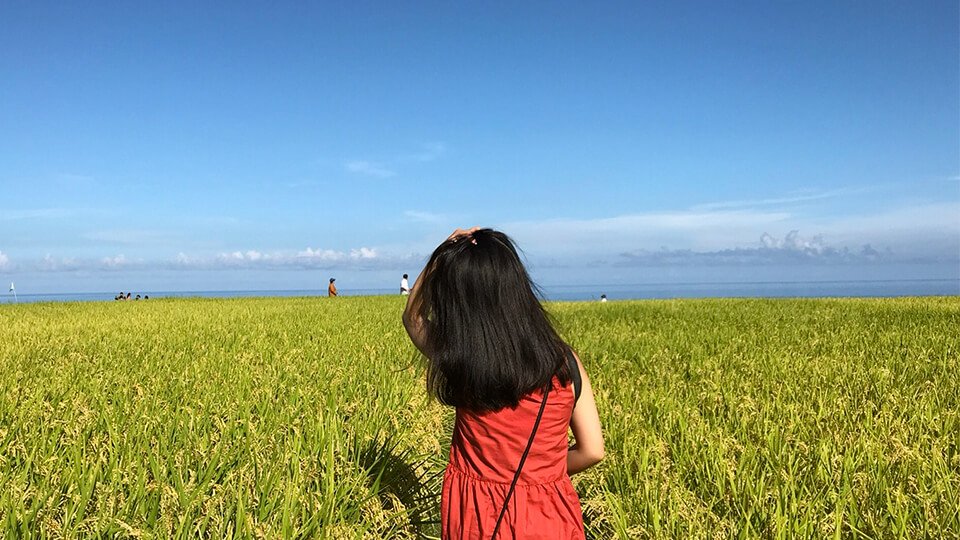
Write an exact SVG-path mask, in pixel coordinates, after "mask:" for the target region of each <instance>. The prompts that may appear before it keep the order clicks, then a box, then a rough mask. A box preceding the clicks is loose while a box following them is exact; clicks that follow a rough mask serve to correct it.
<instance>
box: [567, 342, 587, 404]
mask: <svg viewBox="0 0 960 540" xmlns="http://www.w3.org/2000/svg"><path fill="white" fill-rule="evenodd" d="M567 366H568V367H569V368H570V380H572V381H573V404H574V405H576V404H577V401H579V400H580V390H581V389H582V388H583V381H582V380H581V379H580V366H578V365H577V357H576V356H574V355H573V349H569V353H568V354H567Z"/></svg>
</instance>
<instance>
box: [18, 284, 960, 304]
mask: <svg viewBox="0 0 960 540" xmlns="http://www.w3.org/2000/svg"><path fill="white" fill-rule="evenodd" d="M543 293H544V295H545V297H546V299H547V300H562V301H587V300H599V299H600V295H601V294H605V295H607V298H608V299H609V300H628V299H649V298H830V297H894V296H954V295H960V280H955V279H918V280H885V281H790V282H769V281H765V282H743V283H729V282H728V283H637V284H630V285H554V286H546V287H543ZM137 294H140V295H146V296H149V297H150V298H170V297H176V298H189V297H200V298H238V297H256V296H278V297H290V296H326V294H327V291H326V290H325V289H324V290H312V289H303V290H286V291H268V290H265V291H136V292H134V293H133V295H134V296H136V295H137ZM392 294H396V289H341V290H340V295H341V296H361V295H392ZM116 295H117V293H115V292H102V293H50V294H33V293H19V292H18V294H17V301H19V302H78V301H79V302H99V301H112V300H113V299H114V297H115V296H116ZM0 303H5V304H6V303H14V295H13V293H8V294H4V295H3V296H2V298H0Z"/></svg>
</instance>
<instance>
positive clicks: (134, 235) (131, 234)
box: [80, 229, 171, 245]
mask: <svg viewBox="0 0 960 540" xmlns="http://www.w3.org/2000/svg"><path fill="white" fill-rule="evenodd" d="M170 236H171V235H170V233H167V232H164V231H157V230H145V229H104V230H99V231H91V232H86V233H83V234H81V235H80V237H81V238H83V239H84V240H92V241H94V242H106V243H111V244H129V245H136V244H155V243H157V242H159V241H162V240H166V239H168V238H170Z"/></svg>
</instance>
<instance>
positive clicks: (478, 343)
mask: <svg viewBox="0 0 960 540" xmlns="http://www.w3.org/2000/svg"><path fill="white" fill-rule="evenodd" d="M403 324H404V327H406V329H407V333H408V334H410V340H411V341H413V344H414V345H416V347H417V348H418V349H419V350H420V351H421V352H422V353H423V354H424V356H426V358H427V389H428V391H430V392H431V393H432V394H434V395H435V396H436V397H437V398H438V399H439V400H440V401H441V402H442V403H444V404H447V405H453V406H455V407H456V408H457V420H456V424H455V426H454V428H453V439H452V441H451V445H450V461H449V463H448V464H447V469H446V472H445V474H444V477H443V493H442V496H441V509H440V521H441V534H442V538H444V539H451V540H453V539H488V538H522V539H541V538H542V539H549V540H558V539H563V540H566V539H582V538H584V531H583V516H582V514H581V512H580V500H579V499H578V497H577V493H576V491H574V489H573V485H572V484H571V483H570V476H569V475H571V474H574V473H577V472H580V471H582V470H584V469H586V468H587V467H590V466H591V465H594V464H596V463H597V462H599V461H600V460H601V459H602V458H603V437H602V435H601V432H600V419H599V417H598V415H597V406H596V404H595V402H594V398H593V391H592V390H591V388H590V380H589V379H588V378H587V374H586V372H584V369H583V365H582V364H581V363H580V360H579V358H577V356H576V354H574V353H573V351H572V350H571V349H570V347H569V346H568V345H567V344H566V343H564V342H563V341H562V340H561V339H560V337H559V336H558V335H557V332H556V331H555V330H554V328H553V326H552V325H551V324H550V321H549V319H548V318H547V315H546V312H545V311H544V309H543V307H542V305H541V304H540V301H539V300H538V299H537V296H536V294H535V293H534V285H533V283H532V282H531V281H530V277H529V276H528V275H527V271H526V269H525V268H524V267H523V263H521V262H520V258H519V256H518V255H517V250H516V248H515V247H514V245H513V242H512V241H511V240H510V239H509V238H508V237H507V236H506V235H504V234H503V233H501V232H498V231H494V230H491V229H480V228H478V227H474V228H472V229H468V230H461V229H457V230H456V231H454V233H453V234H452V235H450V237H449V238H447V240H446V241H444V242H443V243H442V244H440V246H439V247H437V249H436V250H434V252H433V255H431V256H430V260H429V262H428V263H427V265H426V267H425V268H424V269H423V272H421V274H420V277H418V278H417V280H416V282H415V283H414V285H413V289H412V290H411V291H410V297H409V298H408V299H407V306H406V309H405V310H404V312H403ZM578 386H579V387H580V395H579V398H578V397H577V396H576V393H577V391H576V390H577V388H576V387H578ZM568 427H569V428H571V429H572V431H573V436H574V438H575V439H576V444H575V445H573V446H572V447H570V448H568V447H567V441H568V439H567V429H568Z"/></svg>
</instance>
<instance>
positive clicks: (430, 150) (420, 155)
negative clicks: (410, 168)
mask: <svg viewBox="0 0 960 540" xmlns="http://www.w3.org/2000/svg"><path fill="white" fill-rule="evenodd" d="M446 151H447V145H446V144H444V143H442V142H431V143H424V144H422V145H420V151H419V152H417V153H415V154H412V155H410V156H409V159H411V160H413V161H433V160H435V159H437V158H439V157H440V156H442V155H443V154H444V153H445V152H446Z"/></svg>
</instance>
